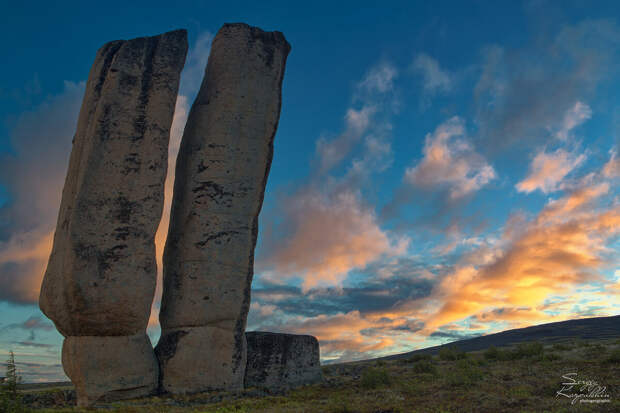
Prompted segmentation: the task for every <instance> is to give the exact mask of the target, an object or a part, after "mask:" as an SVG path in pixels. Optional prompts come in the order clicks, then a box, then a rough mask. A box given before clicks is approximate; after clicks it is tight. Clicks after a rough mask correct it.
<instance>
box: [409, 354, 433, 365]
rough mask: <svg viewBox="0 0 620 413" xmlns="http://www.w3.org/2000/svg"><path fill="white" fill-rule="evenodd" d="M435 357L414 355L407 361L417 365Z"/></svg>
mask: <svg viewBox="0 0 620 413" xmlns="http://www.w3.org/2000/svg"><path fill="white" fill-rule="evenodd" d="M432 359H433V356H431V355H430V354H414V355H413V356H411V357H409V358H408V359H407V362H408V363H416V362H418V361H422V360H428V361H430V360H432Z"/></svg>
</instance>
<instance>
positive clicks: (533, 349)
mask: <svg viewBox="0 0 620 413" xmlns="http://www.w3.org/2000/svg"><path fill="white" fill-rule="evenodd" d="M544 350H545V348H544V346H543V345H542V344H541V343H539V342H537V341H534V342H532V343H520V344H519V346H518V347H517V350H516V353H517V354H516V356H517V358H519V359H520V358H525V357H534V356H541V355H542V354H543V351H544Z"/></svg>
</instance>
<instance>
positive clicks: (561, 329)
mask: <svg viewBox="0 0 620 413" xmlns="http://www.w3.org/2000/svg"><path fill="white" fill-rule="evenodd" d="M607 338H620V315H616V316H611V317H594V318H582V319H579V320H568V321H560V322H556V323H549V324H541V325H538V326H532V327H525V328H518V329H514V330H507V331H502V332H501V333H495V334H489V335H486V336H480V337H475V338H470V339H466V340H460V341H454V342H452V343H447V344H442V345H441V346H434V347H427V348H424V349H420V350H414V351H410V352H408V353H402V354H394V355H391V356H386V357H381V358H380V359H383V360H397V359H403V358H409V357H411V356H412V355H414V354H435V353H438V352H439V350H440V349H441V348H442V347H448V346H456V347H458V348H459V349H460V350H462V351H477V350H484V349H486V348H488V347H490V346H495V347H501V346H509V345H512V344H516V343H521V342H524V341H540V342H543V343H550V342H551V343H553V342H556V341H561V340H566V339H584V340H596V339H607Z"/></svg>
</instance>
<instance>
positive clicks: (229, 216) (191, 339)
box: [156, 24, 290, 393]
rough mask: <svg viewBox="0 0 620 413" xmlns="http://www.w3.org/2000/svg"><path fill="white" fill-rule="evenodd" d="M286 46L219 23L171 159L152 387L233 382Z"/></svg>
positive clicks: (190, 388)
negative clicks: (156, 382) (156, 379)
mask: <svg viewBox="0 0 620 413" xmlns="http://www.w3.org/2000/svg"><path fill="white" fill-rule="evenodd" d="M289 50H290V46H289V44H288V43H287V42H286V40H285V38H284V36H283V35H282V33H280V32H264V31H262V30H260V29H258V28H255V27H250V26H248V25H246V24H226V25H224V26H223V27H222V28H221V29H220V31H219V32H218V34H217V35H216V37H215V39H214V40H213V45H212V46H211V54H210V56H209V62H208V64H207V68H206V71H205V76H204V79H203V82H202V86H201V88H200V91H199V93H198V96H197V97H196V100H195V102H194V104H193V105H192V109H191V111H190V114H189V118H188V121H187V125H186V127H185V131H184V134H183V139H182V141H181V147H180V151H179V156H178V158H177V166H176V177H175V183H174V197H173V201H172V211H171V220H170V228H169V232H168V238H167V241H166V247H165V250H164V292H163V299H162V307H161V312H160V316H159V317H160V322H161V325H162V337H161V339H160V342H159V344H158V346H157V349H156V353H157V355H158V358H159V362H160V370H161V374H162V376H161V385H162V389H163V390H165V391H169V392H173V393H185V392H197V391H204V390H208V389H229V390H231V389H239V388H242V387H243V378H244V370H245V363H246V348H245V346H246V343H245V335H244V333H245V325H246V318H247V312H248V309H249V304H250V287H251V283H252V276H253V265H254V247H255V245H256V237H257V233H258V214H259V212H260V209H261V206H262V202H263V194H264V191H265V184H266V182H267V176H268V173H269V167H270V165H271V159H272V155H273V138H274V135H275V132H276V129H277V124H278V119H279V116H280V106H281V85H282V79H283V76H284V66H285V63H286V58H287V55H288V53H289Z"/></svg>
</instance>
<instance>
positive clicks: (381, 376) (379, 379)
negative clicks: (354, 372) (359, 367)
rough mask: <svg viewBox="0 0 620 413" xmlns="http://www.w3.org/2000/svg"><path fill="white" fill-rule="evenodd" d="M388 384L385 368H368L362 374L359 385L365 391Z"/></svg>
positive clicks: (388, 378) (388, 376)
mask: <svg viewBox="0 0 620 413" xmlns="http://www.w3.org/2000/svg"><path fill="white" fill-rule="evenodd" d="M390 383H391V380H390V375H389V374H388V372H387V370H386V369H385V368H377V367H368V368H367V369H366V370H364V373H362V379H361V385H362V387H364V388H366V389H375V388H377V387H382V386H387V385H389V384H390Z"/></svg>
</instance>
